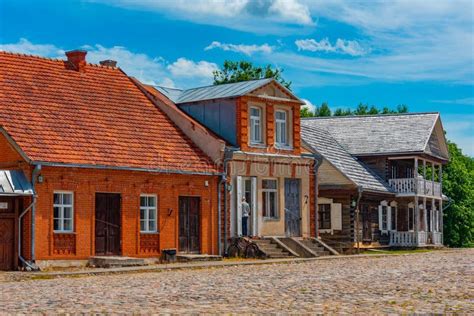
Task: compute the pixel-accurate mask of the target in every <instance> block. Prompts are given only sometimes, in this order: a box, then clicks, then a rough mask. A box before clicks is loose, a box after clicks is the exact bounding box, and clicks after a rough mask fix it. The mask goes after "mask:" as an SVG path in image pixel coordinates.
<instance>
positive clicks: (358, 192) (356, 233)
mask: <svg viewBox="0 0 474 316" xmlns="http://www.w3.org/2000/svg"><path fill="white" fill-rule="evenodd" d="M363 192H364V189H363V188H362V186H360V185H359V186H357V194H358V195H357V203H356V209H355V213H356V232H355V237H356V243H357V254H359V253H360V241H359V213H360V207H359V206H360V199H361V198H362V193H363Z"/></svg>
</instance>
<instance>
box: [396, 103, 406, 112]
mask: <svg viewBox="0 0 474 316" xmlns="http://www.w3.org/2000/svg"><path fill="white" fill-rule="evenodd" d="M397 112H398V113H408V106H407V105H406V104H399V105H398V106H397Z"/></svg>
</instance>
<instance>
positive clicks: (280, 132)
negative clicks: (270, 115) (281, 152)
mask: <svg viewBox="0 0 474 316" xmlns="http://www.w3.org/2000/svg"><path fill="white" fill-rule="evenodd" d="M277 114H283V115H284V117H285V118H284V119H279V118H277ZM288 116H289V115H288V111H285V110H276V111H275V145H277V146H279V147H288V146H289V145H290V137H289V136H290V133H289V124H288ZM282 136H284V138H285V139H282V138H283V137H282Z"/></svg>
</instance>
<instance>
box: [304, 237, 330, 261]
mask: <svg viewBox="0 0 474 316" xmlns="http://www.w3.org/2000/svg"><path fill="white" fill-rule="evenodd" d="M300 242H301V243H302V244H303V245H305V246H306V247H307V248H309V249H311V250H312V251H313V252H314V253H316V254H317V255H318V257H321V256H329V255H331V253H330V252H329V251H328V250H326V249H325V248H324V247H323V246H321V244H319V243H317V242H316V241H314V240H313V239H308V238H303V239H301V240H300Z"/></svg>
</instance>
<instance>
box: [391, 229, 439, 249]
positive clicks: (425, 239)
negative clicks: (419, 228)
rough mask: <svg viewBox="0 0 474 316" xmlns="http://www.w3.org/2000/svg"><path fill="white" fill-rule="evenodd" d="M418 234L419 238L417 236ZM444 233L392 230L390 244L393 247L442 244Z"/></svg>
mask: <svg viewBox="0 0 474 316" xmlns="http://www.w3.org/2000/svg"><path fill="white" fill-rule="evenodd" d="M417 235H418V238H416V237H417ZM442 242H443V233H441V232H418V233H415V232H398V231H391V232H390V240H389V245H390V246H393V247H423V246H426V245H438V246H441V245H442Z"/></svg>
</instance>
